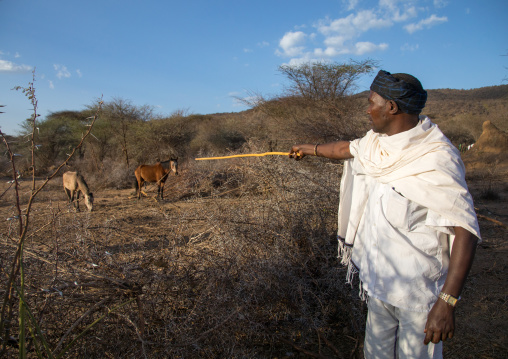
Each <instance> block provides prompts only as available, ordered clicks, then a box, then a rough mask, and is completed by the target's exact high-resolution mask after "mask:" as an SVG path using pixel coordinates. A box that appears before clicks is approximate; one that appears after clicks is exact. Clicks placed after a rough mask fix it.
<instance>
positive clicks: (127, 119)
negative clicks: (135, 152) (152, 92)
mask: <svg viewBox="0 0 508 359" xmlns="http://www.w3.org/2000/svg"><path fill="white" fill-rule="evenodd" d="M101 117H102V119H104V121H105V122H106V123H107V124H108V126H109V130H110V136H111V140H112V141H114V142H115V143H116V144H117V145H118V146H119V147H120V149H121V151H122V153H123V157H124V160H125V164H126V165H127V168H129V166H130V161H131V158H132V153H131V149H132V148H133V147H134V146H135V144H136V143H138V142H139V139H137V138H136V133H137V132H138V131H137V128H138V127H139V126H140V125H142V123H143V122H144V121H147V120H150V119H152V117H153V109H152V108H151V107H150V106H141V107H136V106H134V105H132V103H131V102H130V101H127V100H124V99H121V98H114V99H113V101H111V102H109V103H106V104H104V107H103V111H102V116H101Z"/></svg>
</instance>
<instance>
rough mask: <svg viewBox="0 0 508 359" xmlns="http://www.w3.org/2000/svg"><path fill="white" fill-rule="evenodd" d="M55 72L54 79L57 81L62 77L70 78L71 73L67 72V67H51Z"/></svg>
mask: <svg viewBox="0 0 508 359" xmlns="http://www.w3.org/2000/svg"><path fill="white" fill-rule="evenodd" d="M53 67H54V69H55V71H56V77H58V78H59V79H62V78H63V77H65V78H69V77H71V73H70V72H69V70H67V67H65V66H63V65H56V64H55V65H53Z"/></svg>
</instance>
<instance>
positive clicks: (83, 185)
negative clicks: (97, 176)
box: [76, 173, 90, 196]
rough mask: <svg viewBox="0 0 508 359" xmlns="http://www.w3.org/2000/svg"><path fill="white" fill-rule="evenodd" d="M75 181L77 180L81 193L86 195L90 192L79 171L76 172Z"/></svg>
mask: <svg viewBox="0 0 508 359" xmlns="http://www.w3.org/2000/svg"><path fill="white" fill-rule="evenodd" d="M76 182H78V186H79V189H81V191H82V192H83V193H86V195H87V196H88V195H89V194H90V189H89V188H88V185H87V184H86V181H85V179H84V178H83V176H82V175H80V174H79V173H77V174H76Z"/></svg>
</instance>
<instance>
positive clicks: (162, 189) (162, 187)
mask: <svg viewBox="0 0 508 359" xmlns="http://www.w3.org/2000/svg"><path fill="white" fill-rule="evenodd" d="M160 189H161V199H164V182H161V187H160Z"/></svg>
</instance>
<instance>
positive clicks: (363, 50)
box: [353, 41, 388, 55]
mask: <svg viewBox="0 0 508 359" xmlns="http://www.w3.org/2000/svg"><path fill="white" fill-rule="evenodd" d="M386 49H388V44H385V43H382V44H379V45H376V44H374V43H372V42H368V41H364V42H357V43H356V44H355V47H354V52H353V53H354V54H355V55H365V54H368V53H369V52H374V51H384V50H386Z"/></svg>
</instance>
